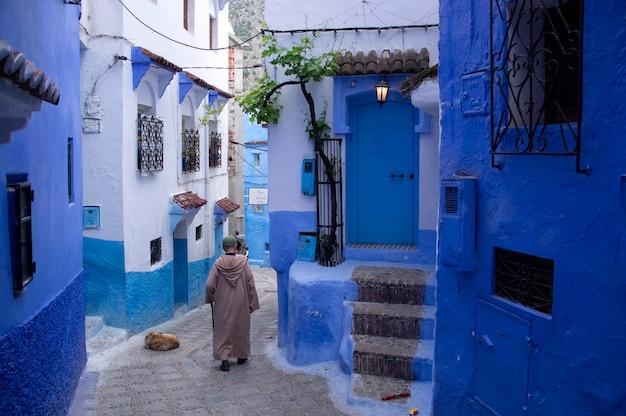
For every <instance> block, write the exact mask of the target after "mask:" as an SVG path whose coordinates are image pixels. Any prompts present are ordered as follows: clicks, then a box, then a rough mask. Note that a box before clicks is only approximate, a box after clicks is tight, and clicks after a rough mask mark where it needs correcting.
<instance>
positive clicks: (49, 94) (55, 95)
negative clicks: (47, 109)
mask: <svg viewBox="0 0 626 416" xmlns="http://www.w3.org/2000/svg"><path fill="white" fill-rule="evenodd" d="M0 78H7V79H9V80H11V81H12V82H13V83H14V84H15V85H16V86H18V87H19V88H21V89H22V90H24V91H25V92H26V93H28V94H30V95H32V96H33V97H35V98H39V99H40V100H44V101H47V102H49V103H51V104H54V105H56V104H58V103H59V99H60V97H61V90H59V88H58V87H57V85H56V84H55V83H54V82H52V80H51V79H50V78H48V77H47V76H46V74H45V73H44V72H43V71H42V70H41V69H39V68H37V67H36V66H35V64H34V63H32V62H31V61H29V60H28V59H26V58H25V57H24V55H23V54H22V53H21V52H20V51H18V50H16V49H13V48H12V47H11V45H10V44H9V43H8V42H7V41H5V40H4V39H0Z"/></svg>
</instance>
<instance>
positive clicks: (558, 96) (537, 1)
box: [490, 0, 586, 173]
mask: <svg viewBox="0 0 626 416" xmlns="http://www.w3.org/2000/svg"><path fill="white" fill-rule="evenodd" d="M583 3H584V2H583V0H517V1H515V0H491V16H490V18H491V19H490V20H491V23H490V24H491V29H490V69H491V91H490V98H491V100H490V101H491V103H490V106H491V165H492V166H493V167H499V166H500V165H499V162H497V161H496V156H498V155H544V156H547V155H549V156H573V157H575V159H576V171H577V172H580V173H584V172H586V169H581V167H580V147H581V134H580V132H581V119H582V53H583V48H582V46H583Z"/></svg>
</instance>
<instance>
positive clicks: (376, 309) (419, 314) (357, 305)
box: [350, 301, 436, 320]
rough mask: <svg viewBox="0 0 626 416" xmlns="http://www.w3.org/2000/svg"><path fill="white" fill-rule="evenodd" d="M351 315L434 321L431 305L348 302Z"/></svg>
mask: <svg viewBox="0 0 626 416" xmlns="http://www.w3.org/2000/svg"><path fill="white" fill-rule="evenodd" d="M350 303H351V305H352V314H353V315H377V316H382V317H385V318H421V319H422V320H426V319H431V320H434V319H435V311H436V307H435V306H433V305H408V304H404V303H378V302H361V301H356V302H350Z"/></svg>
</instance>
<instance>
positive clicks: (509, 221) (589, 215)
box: [434, 0, 626, 415]
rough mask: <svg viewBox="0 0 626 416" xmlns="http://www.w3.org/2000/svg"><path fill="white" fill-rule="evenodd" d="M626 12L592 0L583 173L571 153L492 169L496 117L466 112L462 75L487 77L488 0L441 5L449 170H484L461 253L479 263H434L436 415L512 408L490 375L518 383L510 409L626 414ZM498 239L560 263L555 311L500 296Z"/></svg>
mask: <svg viewBox="0 0 626 416" xmlns="http://www.w3.org/2000/svg"><path fill="white" fill-rule="evenodd" d="M624 16H625V14H624V4H623V2H622V1H621V0H609V1H604V2H593V1H586V2H585V11H584V41H583V44H584V49H583V60H584V64H583V115H582V140H581V147H582V157H581V164H582V167H583V168H585V167H588V168H589V171H588V173H586V174H581V173H576V171H575V160H574V158H573V157H549V156H509V157H502V158H499V160H500V161H501V162H502V164H501V168H500V169H496V168H492V167H491V163H490V158H491V154H490V136H489V131H490V115H489V114H488V112H485V113H484V114H473V115H468V114H466V115H464V114H463V111H462V108H463V106H462V99H463V93H464V91H463V88H462V87H463V86H462V83H461V77H462V76H464V75H466V74H473V73H476V72H480V71H485V73H486V74H487V76H488V71H489V61H488V57H489V53H488V51H489V30H490V29H489V20H488V19H489V2H487V1H473V2H458V1H453V0H441V1H440V19H441V27H440V33H441V41H440V66H439V83H440V91H441V144H440V151H441V165H440V166H441V177H442V179H446V178H450V177H452V176H453V175H455V174H460V173H462V174H465V175H472V176H474V177H476V178H477V200H476V201H477V221H476V252H475V254H474V253H468V252H464V253H463V255H474V256H475V270H474V271H472V272H457V271H455V270H454V269H453V268H451V267H447V266H445V265H442V264H440V265H439V268H438V272H437V290H438V293H437V328H436V347H435V348H436V351H435V371H434V383H435V387H434V388H435V390H434V413H435V414H440V415H456V414H464V415H471V414H476V415H479V414H488V412H487V410H485V407H483V406H482V405H480V403H479V402H481V401H482V403H483V404H484V405H486V406H490V407H494V406H501V408H504V409H506V408H507V406H508V405H507V403H496V400H493V401H491V398H490V395H489V394H485V392H483V391H481V390H480V386H481V385H484V384H485V383H487V384H489V383H491V384H492V385H494V386H500V388H508V387H507V384H510V385H513V386H516V388H514V389H512V390H511V391H512V392H513V393H514V397H511V398H510V399H511V401H512V402H519V401H521V402H523V403H524V405H525V406H526V407H525V408H523V407H520V406H517V407H510V406H509V407H508V411H502V412H501V414H528V415H557V414H558V415H566V414H594V415H596V414H597V415H600V414H602V415H608V414H624V413H625V412H626V400H624V397H626V385H625V384H624V382H623V381H624V374H626V349H625V348H624V345H626V327H625V326H624V320H625V319H626V307H625V303H624V299H626V279H625V278H626V275H625V273H624V270H626V269H625V268H624V267H623V265H624V264H625V263H624V259H625V251H624V247H625V246H624V244H623V241H624V240H625V239H624V235H625V234H624V232H625V231H624V230H625V228H624V226H623V218H624V214H625V205H624V202H623V201H624V200H625V199H624V198H625V196H626V192H625V188H624V182H622V175H625V174H626V147H625V146H624V144H623V136H624V135H623V132H622V130H623V129H622V122H623V117H624V105H623V96H624V93H625V92H626V77H624V73H623V72H624V71H623V68H626V25H625V24H624V23H625V20H624ZM607 45H610V46H607ZM484 98H485V99H488V95H485V96H484ZM440 215H441V214H440ZM443 243H445V242H443V241H440V245H441V244H443ZM494 247H502V248H505V249H508V250H513V251H518V252H522V253H526V254H531V255H534V256H539V257H543V258H547V259H551V260H553V261H554V289H553V310H552V314H551V315H546V314H541V313H538V312H535V311H533V310H531V309H529V308H525V307H522V306H520V305H519V304H517V303H514V302H509V301H505V300H503V299H501V298H498V297H496V296H494V294H493V287H494V280H493V268H494V256H493V248H494ZM485 326H493V327H494V328H495V329H496V330H498V329H504V330H506V331H509V332H510V333H512V334H514V335H515V338H511V339H510V340H509V341H510V344H511V348H510V349H509V351H510V352H511V353H510V354H505V355H498V354H501V352H502V351H500V350H498V347H497V346H496V347H495V348H494V349H493V350H492V353H490V352H487V353H484V352H483V346H484V345H485V344H484V343H486V342H488V340H487V339H483V338H482V337H481V334H482V329H484V327H485ZM481 342H483V343H481ZM490 354H491V355H490ZM510 369H515V370H516V371H517V370H519V371H518V372H517V374H515V375H512V374H509V373H508V371H510ZM520 393H521V394H520Z"/></svg>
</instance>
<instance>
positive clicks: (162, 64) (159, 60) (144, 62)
mask: <svg viewBox="0 0 626 416" xmlns="http://www.w3.org/2000/svg"><path fill="white" fill-rule="evenodd" d="M130 56H131V60H132V63H133V89H134V90H136V89H137V87H139V83H140V82H141V79H142V78H143V77H144V75H146V73H147V72H148V71H150V70H153V71H157V72H158V76H159V80H160V82H159V83H160V88H161V90H160V91H159V97H162V96H163V93H164V92H165V88H167V86H168V85H169V83H170V81H171V80H172V78H174V74H175V73H177V72H181V71H182V70H183V69H182V68H181V67H179V66H178V65H175V64H173V63H172V62H170V61H168V60H167V59H165V58H163V57H162V56H159V55H157V54H155V53H153V52H150V51H149V50H147V49H145V48H142V47H139V46H133V47H131V50H130Z"/></svg>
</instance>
